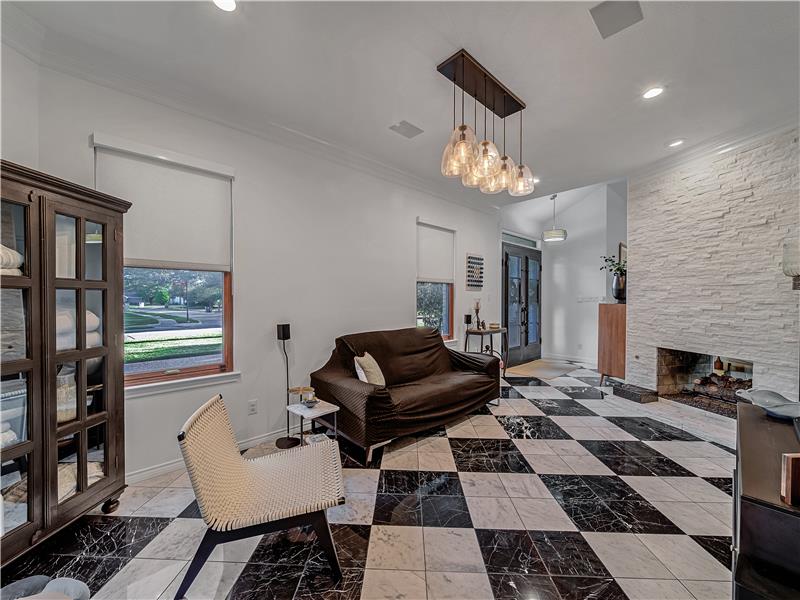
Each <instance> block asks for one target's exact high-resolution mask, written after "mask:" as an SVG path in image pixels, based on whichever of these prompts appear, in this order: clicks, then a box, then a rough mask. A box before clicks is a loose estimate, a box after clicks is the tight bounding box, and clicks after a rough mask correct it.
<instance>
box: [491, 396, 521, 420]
mask: <svg viewBox="0 0 800 600" xmlns="http://www.w3.org/2000/svg"><path fill="white" fill-rule="evenodd" d="M526 402H527V400H526ZM489 412H491V413H492V414H493V415H494V416H496V417H503V416H513V415H516V414H517V411H516V410H514V409H513V408H512V407H511V405H510V404H509V403H508V400H506V399H501V400H500V404H499V405H498V406H489Z"/></svg>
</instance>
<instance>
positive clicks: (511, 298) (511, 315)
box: [508, 255, 522, 348]
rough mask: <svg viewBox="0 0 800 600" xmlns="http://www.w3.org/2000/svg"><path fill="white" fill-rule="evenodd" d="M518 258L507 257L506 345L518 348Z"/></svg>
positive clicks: (520, 282) (519, 269) (519, 281)
mask: <svg viewBox="0 0 800 600" xmlns="http://www.w3.org/2000/svg"><path fill="white" fill-rule="evenodd" d="M520 263H521V261H520V257H519V256H514V255H509V256H508V345H509V347H510V348H518V347H519V345H520V338H521V336H520V300H521V298H520V295H521V294H520V292H521V290H520V287H521V284H522V280H521V278H520V272H521V268H522V265H521V264H520Z"/></svg>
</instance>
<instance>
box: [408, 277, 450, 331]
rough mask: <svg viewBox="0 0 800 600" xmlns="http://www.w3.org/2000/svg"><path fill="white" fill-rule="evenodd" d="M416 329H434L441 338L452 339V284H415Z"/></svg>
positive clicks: (423, 282)
mask: <svg viewBox="0 0 800 600" xmlns="http://www.w3.org/2000/svg"><path fill="white" fill-rule="evenodd" d="M417 327H435V328H436V329H438V330H439V331H441V332H442V337H443V338H445V339H446V340H449V339H452V337H453V284H452V283H436V282H433V281H418V282H417Z"/></svg>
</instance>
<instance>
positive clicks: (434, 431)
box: [416, 425, 447, 438]
mask: <svg viewBox="0 0 800 600" xmlns="http://www.w3.org/2000/svg"><path fill="white" fill-rule="evenodd" d="M416 437H419V438H426V437H447V429H446V428H445V426H444V425H442V426H440V427H432V428H430V429H426V430H425V431H421V432H419V433H418V434H416Z"/></svg>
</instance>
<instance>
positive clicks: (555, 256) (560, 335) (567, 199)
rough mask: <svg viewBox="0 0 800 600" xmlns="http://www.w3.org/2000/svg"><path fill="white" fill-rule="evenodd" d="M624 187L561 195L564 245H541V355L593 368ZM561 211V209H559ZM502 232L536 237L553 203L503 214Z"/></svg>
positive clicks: (621, 235) (619, 234)
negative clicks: (606, 263) (605, 261)
mask: <svg viewBox="0 0 800 600" xmlns="http://www.w3.org/2000/svg"><path fill="white" fill-rule="evenodd" d="M625 188H626V185H625V182H624V181H621V182H615V183H613V184H608V185H606V184H599V185H594V186H589V187H585V188H580V189H577V190H570V191H567V192H563V193H560V194H559V197H558V200H557V215H556V223H557V225H558V226H559V227H565V228H566V229H567V239H566V241H564V242H551V243H542V356H543V357H544V358H559V359H568V360H576V361H580V362H586V363H591V364H596V362H597V313H598V308H597V306H598V304H599V303H600V302H601V301H610V302H613V301H614V300H613V299H611V298H610V294H611V292H610V285H611V283H610V278H607V276H606V275H605V274H604V272H603V271H601V270H600V266H601V265H602V261H601V260H600V257H601V256H603V255H607V254H611V255H615V256H616V254H617V246H618V244H619V242H620V241H624V240H625V212H626V209H625V202H626V196H625ZM562 207H563V208H562ZM501 225H502V227H503V229H507V230H509V231H517V232H519V233H522V234H526V235H528V236H530V237H534V238H540V237H541V233H542V230H544V229H550V228H551V227H552V202H551V201H550V200H549V199H548V198H536V199H534V200H529V201H526V202H522V203H519V204H516V205H512V206H509V207H504V208H503V209H502V210H501Z"/></svg>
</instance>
